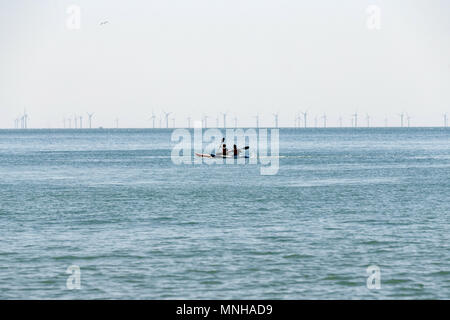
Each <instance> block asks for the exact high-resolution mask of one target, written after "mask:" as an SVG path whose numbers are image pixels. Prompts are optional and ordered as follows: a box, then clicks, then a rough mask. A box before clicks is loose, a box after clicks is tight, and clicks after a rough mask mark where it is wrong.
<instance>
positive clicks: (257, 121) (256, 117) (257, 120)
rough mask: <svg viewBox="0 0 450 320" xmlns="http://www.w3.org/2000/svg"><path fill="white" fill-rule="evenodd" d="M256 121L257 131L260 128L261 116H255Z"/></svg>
mask: <svg viewBox="0 0 450 320" xmlns="http://www.w3.org/2000/svg"><path fill="white" fill-rule="evenodd" d="M254 117H255V119H256V129H258V128H259V114H258V113H257V114H256V116H254Z"/></svg>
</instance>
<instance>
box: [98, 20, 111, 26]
mask: <svg viewBox="0 0 450 320" xmlns="http://www.w3.org/2000/svg"><path fill="white" fill-rule="evenodd" d="M107 23H109V21H107V20H105V21H102V22H100V25H101V26H102V25H104V24H107Z"/></svg>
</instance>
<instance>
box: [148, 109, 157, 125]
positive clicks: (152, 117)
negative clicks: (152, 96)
mask: <svg viewBox="0 0 450 320" xmlns="http://www.w3.org/2000/svg"><path fill="white" fill-rule="evenodd" d="M155 118H156V116H155V113H154V112H153V110H152V116H151V117H150V119H151V120H152V127H153V129H155ZM150 119H149V120H150Z"/></svg>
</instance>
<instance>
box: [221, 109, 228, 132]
mask: <svg viewBox="0 0 450 320" xmlns="http://www.w3.org/2000/svg"><path fill="white" fill-rule="evenodd" d="M221 114H222V115H223V128H224V129H225V128H226V127H227V114H228V113H227V112H224V113H223V112H222V113H221Z"/></svg>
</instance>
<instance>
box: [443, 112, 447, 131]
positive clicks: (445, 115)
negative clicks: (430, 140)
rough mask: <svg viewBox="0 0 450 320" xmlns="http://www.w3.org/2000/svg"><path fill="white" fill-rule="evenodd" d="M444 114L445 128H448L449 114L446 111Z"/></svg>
mask: <svg viewBox="0 0 450 320" xmlns="http://www.w3.org/2000/svg"><path fill="white" fill-rule="evenodd" d="M443 116H444V128H447V126H448V118H447V114H446V113H444V114H443Z"/></svg>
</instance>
